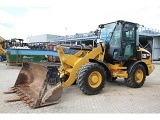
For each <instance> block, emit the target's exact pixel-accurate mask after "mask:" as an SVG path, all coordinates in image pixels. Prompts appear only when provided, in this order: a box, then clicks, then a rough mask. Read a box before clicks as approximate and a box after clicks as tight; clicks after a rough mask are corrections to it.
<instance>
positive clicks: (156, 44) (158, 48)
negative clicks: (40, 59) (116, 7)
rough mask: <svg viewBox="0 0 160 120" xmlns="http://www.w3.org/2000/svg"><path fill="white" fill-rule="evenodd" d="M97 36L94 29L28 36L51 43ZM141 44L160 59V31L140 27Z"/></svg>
mask: <svg viewBox="0 0 160 120" xmlns="http://www.w3.org/2000/svg"><path fill="white" fill-rule="evenodd" d="M96 38H97V36H95V35H94V32H93V31H90V32H89V33H76V34H75V35H67V36H60V35H51V34H43V35H37V36H30V37H28V38H27V39H28V43H35V42H51V43H58V42H61V43H70V44H75V43H77V41H85V40H91V43H92V42H93V40H95V39H96ZM139 42H140V43H139V44H140V46H141V47H143V48H145V49H147V50H148V51H150V52H151V53H152V60H154V61H156V60H160V31H159V30H154V29H149V28H146V27H142V28H140V29H139Z"/></svg>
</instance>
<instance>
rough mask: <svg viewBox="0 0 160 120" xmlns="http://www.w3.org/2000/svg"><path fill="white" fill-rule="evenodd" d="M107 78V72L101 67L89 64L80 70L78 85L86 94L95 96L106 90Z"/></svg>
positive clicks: (96, 64)
mask: <svg viewBox="0 0 160 120" xmlns="http://www.w3.org/2000/svg"><path fill="white" fill-rule="evenodd" d="M106 78H107V77H106V71H105V69H104V68H103V67H102V66H101V65H99V64H98V63H91V62H89V63H87V64H85V65H83V66H82V67H81V69H80V70H79V72H78V75H77V85H78V87H79V88H80V90H81V91H82V92H83V93H84V94H87V95H95V94H98V93H99V92H101V91H102V89H103V88H104V86H105V83H106Z"/></svg>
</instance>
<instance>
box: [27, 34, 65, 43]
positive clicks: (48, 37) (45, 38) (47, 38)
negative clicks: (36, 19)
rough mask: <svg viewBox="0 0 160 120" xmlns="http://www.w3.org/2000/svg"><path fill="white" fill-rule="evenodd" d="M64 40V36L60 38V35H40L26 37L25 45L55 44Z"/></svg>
mask: <svg viewBox="0 0 160 120" xmlns="http://www.w3.org/2000/svg"><path fill="white" fill-rule="evenodd" d="M64 38H65V37H64V36H60V35H51V34H42V35H36V36H30V37H27V43H35V42H56V41H59V40H62V39H64Z"/></svg>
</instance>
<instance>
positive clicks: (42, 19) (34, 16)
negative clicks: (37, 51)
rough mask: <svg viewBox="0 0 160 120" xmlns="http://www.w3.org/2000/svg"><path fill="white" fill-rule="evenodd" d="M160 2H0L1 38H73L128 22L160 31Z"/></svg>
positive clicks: (86, 0)
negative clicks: (37, 36)
mask: <svg viewBox="0 0 160 120" xmlns="http://www.w3.org/2000/svg"><path fill="white" fill-rule="evenodd" d="M158 3H159V2H158V0H149V1H146V0H145V1H144V0H141V1H140V0H0V36H2V37H3V38H5V39H11V38H22V39H24V40H26V39H27V37H29V36H34V35H41V34H54V35H66V34H67V35H73V34H75V33H85V32H89V31H94V30H96V28H97V27H98V25H99V24H102V23H108V22H112V21H116V20H126V21H131V22H136V23H139V24H142V25H144V26H146V27H149V28H154V29H159V30H160V4H158Z"/></svg>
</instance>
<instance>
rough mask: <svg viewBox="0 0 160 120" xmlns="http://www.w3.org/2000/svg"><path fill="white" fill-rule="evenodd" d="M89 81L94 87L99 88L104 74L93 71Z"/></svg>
mask: <svg viewBox="0 0 160 120" xmlns="http://www.w3.org/2000/svg"><path fill="white" fill-rule="evenodd" d="M88 83H89V85H90V86H91V87H92V88H97V87H99V86H100V84H101V83H102V75H101V73H99V72H98V71H94V72H92V73H91V74H90V75H89V77H88Z"/></svg>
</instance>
